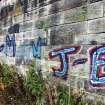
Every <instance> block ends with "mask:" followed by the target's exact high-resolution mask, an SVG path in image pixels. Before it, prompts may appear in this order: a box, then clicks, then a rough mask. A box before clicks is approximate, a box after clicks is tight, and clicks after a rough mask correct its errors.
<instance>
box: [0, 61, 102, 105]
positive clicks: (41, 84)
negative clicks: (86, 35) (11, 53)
mask: <svg viewBox="0 0 105 105" xmlns="http://www.w3.org/2000/svg"><path fill="white" fill-rule="evenodd" d="M28 69H29V70H28V71H27V76H26V77H23V76H22V75H20V74H18V73H17V72H16V68H15V67H14V66H11V67H9V66H8V65H7V64H4V63H3V64H0V77H1V78H0V98H1V100H0V105H94V103H92V101H89V100H84V98H83V97H85V94H84V92H79V93H73V90H72V89H70V91H69V87H67V86H65V85H61V84H60V83H59V84H58V83H53V81H51V80H44V79H43V76H42V73H41V72H40V71H39V72H38V71H37V69H36V67H35V65H34V63H32V64H30V65H29V66H28ZM1 84H2V85H4V88H3V86H2V85H1ZM97 105H103V104H102V102H101V101H98V102H97Z"/></svg>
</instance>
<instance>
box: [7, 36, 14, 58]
mask: <svg viewBox="0 0 105 105" xmlns="http://www.w3.org/2000/svg"><path fill="white" fill-rule="evenodd" d="M6 50H7V51H6V55H7V56H11V57H14V56H15V53H16V42H15V35H13V36H9V35H7V36H6ZM8 52H10V53H12V54H7V53H8Z"/></svg>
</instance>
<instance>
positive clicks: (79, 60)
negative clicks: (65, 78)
mask: <svg viewBox="0 0 105 105" xmlns="http://www.w3.org/2000/svg"><path fill="white" fill-rule="evenodd" d="M87 60H88V59H87V58H80V59H76V60H75V61H74V62H73V64H72V66H76V65H79V64H84V63H86V62H87Z"/></svg>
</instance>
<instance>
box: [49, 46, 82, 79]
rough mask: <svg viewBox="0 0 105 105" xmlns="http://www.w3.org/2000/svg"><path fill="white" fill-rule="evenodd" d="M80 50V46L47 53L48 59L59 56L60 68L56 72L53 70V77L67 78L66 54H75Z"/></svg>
mask: <svg viewBox="0 0 105 105" xmlns="http://www.w3.org/2000/svg"><path fill="white" fill-rule="evenodd" d="M79 50H80V46H70V47H65V48H61V49H55V50H53V51H51V52H50V53H49V57H50V58H54V57H57V56H59V58H60V62H61V67H60V69H58V70H54V74H53V75H54V76H56V77H63V78H64V79H65V78H67V73H68V56H67V55H68V54H75V53H77V52H78V51H79Z"/></svg>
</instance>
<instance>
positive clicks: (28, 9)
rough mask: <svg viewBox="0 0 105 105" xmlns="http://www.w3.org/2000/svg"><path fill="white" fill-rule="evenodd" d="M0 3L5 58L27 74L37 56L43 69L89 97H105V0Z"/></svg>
mask: <svg viewBox="0 0 105 105" xmlns="http://www.w3.org/2000/svg"><path fill="white" fill-rule="evenodd" d="M11 1H12V0H11ZM0 4H2V5H4V6H1V12H0V18H1V21H0V45H1V46H0V59H1V60H3V61H4V62H6V63H8V64H13V65H16V66H17V68H19V72H21V73H23V74H25V71H26V70H27V69H26V66H27V65H28V64H30V63H31V61H32V60H35V63H36V66H37V68H38V69H41V70H42V72H43V74H44V75H50V74H52V75H50V76H51V77H54V79H55V80H57V81H58V80H59V81H60V82H63V83H66V84H67V85H68V86H70V87H71V88H73V89H74V90H76V91H78V90H79V89H83V90H85V92H86V94H87V98H89V97H90V96H91V97H90V99H92V100H94V99H96V98H97V100H100V99H101V100H103V101H104V100H105V99H104V96H103V95H105V44H104V43H105V1H103V0H25V2H24V0H23V2H21V0H18V1H17V2H15V3H12V4H7V5H6V4H5V2H4V3H3V0H2V1H1V3H0ZM8 5H9V6H8ZM88 95H89V96H88Z"/></svg>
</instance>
